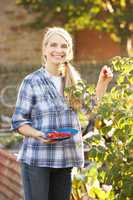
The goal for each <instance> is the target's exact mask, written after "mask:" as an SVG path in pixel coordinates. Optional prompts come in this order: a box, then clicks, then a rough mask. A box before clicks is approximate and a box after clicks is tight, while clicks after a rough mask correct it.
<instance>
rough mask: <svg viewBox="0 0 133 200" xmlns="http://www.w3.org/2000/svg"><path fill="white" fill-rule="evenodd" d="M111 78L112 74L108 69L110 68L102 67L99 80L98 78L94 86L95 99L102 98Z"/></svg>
mask: <svg viewBox="0 0 133 200" xmlns="http://www.w3.org/2000/svg"><path fill="white" fill-rule="evenodd" d="M112 78H113V73H112V71H111V69H110V67H108V66H106V65H105V66H103V67H102V69H101V71H100V74H99V78H98V82H97V85H96V97H97V99H99V100H100V99H101V98H102V97H103V95H104V94H105V92H106V90H107V87H108V84H109V83H110V81H111V80H112Z"/></svg>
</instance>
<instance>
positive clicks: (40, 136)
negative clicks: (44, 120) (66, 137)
mask: <svg viewBox="0 0 133 200" xmlns="http://www.w3.org/2000/svg"><path fill="white" fill-rule="evenodd" d="M33 137H34V138H35V139H37V140H39V141H40V142H41V143H44V144H54V143H56V142H57V141H55V140H49V139H47V138H45V136H44V134H43V133H42V132H41V131H37V132H36V134H34V136H33Z"/></svg>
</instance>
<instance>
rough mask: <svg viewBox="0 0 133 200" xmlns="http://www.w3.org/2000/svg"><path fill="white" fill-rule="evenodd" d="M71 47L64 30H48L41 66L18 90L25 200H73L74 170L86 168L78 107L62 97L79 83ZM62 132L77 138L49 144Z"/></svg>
mask: <svg viewBox="0 0 133 200" xmlns="http://www.w3.org/2000/svg"><path fill="white" fill-rule="evenodd" d="M72 45H73V44H72V38H71V36H70V34H69V33H68V32H67V31H66V30H64V29H63V28H59V27H53V28H48V29H47V30H46V31H45V34H44V39H43V43H42V62H43V63H42V66H41V68H39V69H37V70H36V71H35V72H33V73H31V74H29V75H28V76H27V77H26V78H24V80H23V82H22V84H21V86H20V89H19V93H18V98H17V102H16V109H15V112H14V114H13V117H12V126H13V129H15V130H17V131H18V132H19V133H20V134H22V135H24V141H23V145H22V148H21V150H20V152H19V155H18V160H19V161H20V162H21V168H22V178H23V185H24V197H25V200H69V199H70V192H71V170H72V168H73V167H82V166H83V164H84V154H83V144H82V134H81V129H80V123H79V120H78V116H77V114H76V112H75V111H74V105H73V107H71V106H70V105H68V102H67V101H66V99H65V97H64V95H63V92H64V88H65V87H66V86H71V85H74V84H76V83H77V81H78V80H80V76H79V74H78V73H77V72H76V70H75V69H74V67H72V66H71V65H70V61H71V60H72V59H73V47H72ZM104 68H106V70H107V75H106V78H103V69H102V70H101V73H100V75H99V80H98V83H97V86H96V96H97V97H98V98H101V96H102V95H103V94H104V92H105V91H106V88H107V86H108V83H109V82H110V81H111V79H112V73H111V71H110V69H109V68H108V67H104ZM60 69H63V70H61V71H60ZM69 100H70V101H71V99H69ZM58 128H75V129H77V130H78V131H79V134H77V135H75V136H74V137H71V138H70V139H67V140H62V141H60V142H58V141H56V142H55V141H54V142H53V141H52V140H49V139H47V138H46V134H45V133H46V131H47V130H48V129H52V130H56V129H58ZM77 144H78V145H77Z"/></svg>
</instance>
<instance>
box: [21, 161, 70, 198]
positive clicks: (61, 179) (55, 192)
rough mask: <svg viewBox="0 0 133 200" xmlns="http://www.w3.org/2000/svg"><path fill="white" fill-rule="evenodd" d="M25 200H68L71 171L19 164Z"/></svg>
mask: <svg viewBox="0 0 133 200" xmlns="http://www.w3.org/2000/svg"><path fill="white" fill-rule="evenodd" d="M21 169H22V180H23V186H24V199H25V200H70V193H71V169H72V168H60V169H55V168H46V167H34V166H29V165H27V164H24V163H23V164H21Z"/></svg>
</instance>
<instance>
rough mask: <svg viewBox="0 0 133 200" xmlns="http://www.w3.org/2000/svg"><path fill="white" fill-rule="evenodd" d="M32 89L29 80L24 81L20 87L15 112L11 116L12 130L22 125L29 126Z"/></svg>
mask: <svg viewBox="0 0 133 200" xmlns="http://www.w3.org/2000/svg"><path fill="white" fill-rule="evenodd" d="M32 99H33V88H32V86H31V80H30V79H26V78H25V79H24V80H23V82H22V83H21V85H20V88H19V92H18V96H17V101H16V107H15V111H14V113H13V116H12V125H11V129H12V130H17V129H18V128H19V127H20V126H22V125H24V124H31V123H32V122H31V110H32Z"/></svg>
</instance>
